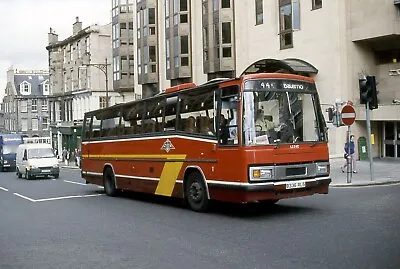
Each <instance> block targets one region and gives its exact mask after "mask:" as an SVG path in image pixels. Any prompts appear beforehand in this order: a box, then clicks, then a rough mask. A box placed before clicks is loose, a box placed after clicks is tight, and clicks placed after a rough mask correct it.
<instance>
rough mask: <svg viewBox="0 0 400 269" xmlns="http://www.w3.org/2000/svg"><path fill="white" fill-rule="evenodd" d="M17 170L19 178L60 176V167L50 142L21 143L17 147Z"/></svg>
mask: <svg viewBox="0 0 400 269" xmlns="http://www.w3.org/2000/svg"><path fill="white" fill-rule="evenodd" d="M16 170H17V176H18V177H19V178H21V177H22V175H24V177H25V178H26V179H34V178H36V177H47V176H54V177H55V178H58V177H59V176H60V167H59V164H58V160H57V158H56V157H55V156H54V153H53V149H52V148H51V145H50V144H41V143H34V144H21V145H19V146H18V149H17V157H16Z"/></svg>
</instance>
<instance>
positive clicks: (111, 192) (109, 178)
mask: <svg viewBox="0 0 400 269" xmlns="http://www.w3.org/2000/svg"><path fill="white" fill-rule="evenodd" d="M103 180H104V191H105V193H106V194H107V195H108V196H116V195H117V188H116V187H115V176H114V173H113V171H112V170H111V169H110V168H106V170H105V171H104V174H103Z"/></svg>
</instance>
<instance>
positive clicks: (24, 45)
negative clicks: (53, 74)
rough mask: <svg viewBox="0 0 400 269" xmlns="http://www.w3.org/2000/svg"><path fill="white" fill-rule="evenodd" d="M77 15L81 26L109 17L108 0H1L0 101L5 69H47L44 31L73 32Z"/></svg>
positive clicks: (60, 35) (62, 34)
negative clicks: (51, 29)
mask: <svg viewBox="0 0 400 269" xmlns="http://www.w3.org/2000/svg"><path fill="white" fill-rule="evenodd" d="M77 16H78V17H79V20H80V21H81V22H82V28H86V27H87V26H90V25H92V24H95V23H97V24H107V23H109V22H110V21H111V0H0V102H2V100H3V96H4V89H5V88H6V85H7V70H8V69H9V68H10V67H11V66H12V67H13V68H14V69H21V70H22V69H23V70H26V69H44V70H48V54H47V50H46V46H47V45H48V40H47V34H48V33H49V29H50V27H51V28H53V30H54V31H55V32H56V34H58V40H64V39H66V38H67V37H69V36H71V35H72V24H73V23H74V22H75V17H77Z"/></svg>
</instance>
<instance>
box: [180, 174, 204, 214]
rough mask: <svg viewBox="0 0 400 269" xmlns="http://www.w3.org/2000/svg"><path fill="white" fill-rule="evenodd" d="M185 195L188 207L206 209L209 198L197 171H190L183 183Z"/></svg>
mask: <svg viewBox="0 0 400 269" xmlns="http://www.w3.org/2000/svg"><path fill="white" fill-rule="evenodd" d="M185 197H186V201H187V202H188V204H189V206H190V208H191V209H192V210H194V211H198V212H204V211H206V210H207V208H208V205H209V200H208V196H207V189H206V185H205V183H204V179H203V177H202V175H201V174H200V173H199V172H192V173H191V174H190V175H189V177H188V179H187V182H186V184H185Z"/></svg>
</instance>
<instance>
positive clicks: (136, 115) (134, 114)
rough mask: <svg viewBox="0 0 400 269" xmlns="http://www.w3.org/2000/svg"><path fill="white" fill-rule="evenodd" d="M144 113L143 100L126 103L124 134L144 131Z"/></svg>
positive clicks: (122, 121) (122, 123) (122, 124)
mask: <svg viewBox="0 0 400 269" xmlns="http://www.w3.org/2000/svg"><path fill="white" fill-rule="evenodd" d="M143 113H144V103H143V102H142V101H139V102H134V103H131V104H129V105H125V106H124V107H123V108H122V119H121V128H123V129H124V131H123V134H124V135H133V134H141V133H142V119H143Z"/></svg>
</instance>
